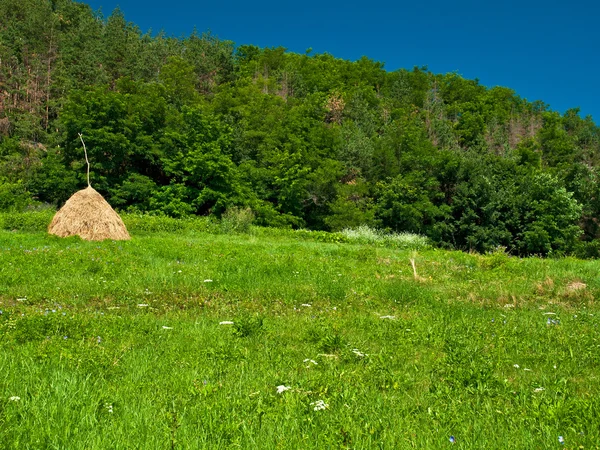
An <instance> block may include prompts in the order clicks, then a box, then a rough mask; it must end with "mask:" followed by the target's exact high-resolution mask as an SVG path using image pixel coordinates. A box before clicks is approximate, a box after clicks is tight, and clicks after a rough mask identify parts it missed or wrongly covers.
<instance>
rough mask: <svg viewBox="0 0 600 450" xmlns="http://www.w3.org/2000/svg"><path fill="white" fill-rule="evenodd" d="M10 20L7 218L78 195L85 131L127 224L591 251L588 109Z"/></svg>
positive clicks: (592, 141) (594, 242)
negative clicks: (164, 221)
mask: <svg viewBox="0 0 600 450" xmlns="http://www.w3.org/2000/svg"><path fill="white" fill-rule="evenodd" d="M0 17H3V18H6V19H5V20H3V21H2V22H0V86H2V89H1V90H0V91H1V92H0V102H1V103H0V139H1V141H0V210H22V209H26V208H36V207H40V205H42V206H43V205H45V204H49V205H52V206H60V205H61V204H62V203H63V202H64V201H65V200H66V199H67V198H68V197H69V196H70V195H71V194H72V193H73V192H74V191H76V190H78V189H79V188H81V187H83V186H84V185H85V180H84V177H85V175H84V170H82V168H83V165H84V163H85V162H84V155H83V149H82V147H81V143H80V141H79V137H78V133H82V134H83V136H84V138H85V140H86V144H87V145H88V148H89V149H90V153H91V159H92V174H91V176H92V180H94V181H93V183H94V186H95V188H96V189H97V190H98V191H99V192H101V193H102V194H103V195H104V196H105V197H106V198H107V200H108V201H109V202H110V203H111V204H112V205H114V206H115V207H117V208H118V209H120V210H122V211H130V212H143V213H152V214H165V215H168V216H172V217H185V216H190V215H212V216H216V217H220V216H221V215H222V214H223V213H224V212H225V211H227V210H232V209H233V208H238V210H245V209H246V208H250V209H251V210H252V212H253V214H254V215H255V223H257V224H259V225H268V226H276V227H293V228H309V229H316V230H333V231H336V230H341V229H343V228H346V227H356V226H358V225H363V224H364V225H369V226H372V227H377V228H381V229H387V230H390V231H406V232H413V233H420V234H423V235H426V236H428V237H429V238H430V239H431V240H432V241H433V242H435V243H436V244H437V245H439V246H441V247H445V248H454V249H464V250H477V251H480V252H485V251H490V250H493V249H495V248H497V247H505V248H506V249H507V251H509V252H510V253H511V254H515V255H528V254H538V255H562V254H569V253H574V254H576V255H578V256H581V257H596V256H598V252H599V249H600V241H599V240H598V238H599V237H600V229H599V226H598V220H597V219H598V216H599V211H600V202H599V197H598V191H599V189H600V181H599V177H598V174H599V172H598V163H599V157H600V133H599V129H598V127H597V126H596V125H595V123H594V122H593V121H592V120H591V118H581V117H580V116H579V113H578V111H577V110H576V109H573V110H569V111H567V112H566V113H565V114H564V115H561V114H559V113H557V112H554V111H552V110H551V109H550V108H549V106H548V105H545V104H544V103H543V102H541V101H539V102H528V101H526V100H524V99H522V98H520V97H519V95H518V94H517V93H515V92H513V91H512V90H511V89H509V88H506V87H493V88H487V87H485V86H482V85H480V84H479V82H478V81H477V80H468V79H464V78H462V77H461V76H459V75H457V74H452V73H451V74H435V73H432V72H430V71H429V70H427V68H423V67H415V68H412V69H402V70H398V71H393V72H389V71H386V70H385V69H384V67H383V65H382V64H380V63H378V62H376V61H372V60H370V59H369V58H366V57H364V58H362V59H360V60H358V61H355V62H351V61H345V60H341V59H337V58H335V57H333V56H332V55H329V54H316V55H310V54H296V53H290V52H286V51H285V49H284V48H258V47H255V46H248V45H244V46H237V47H236V46H235V45H234V43H233V42H230V41H225V40H220V39H218V38H216V37H215V36H211V35H209V34H198V33H195V32H194V33H192V34H190V35H189V36H188V37H184V38H174V37H169V36H165V35H162V34H159V35H157V36H151V35H149V34H143V33H141V32H140V30H139V29H138V28H137V27H136V26H135V25H134V24H132V23H129V22H128V21H127V20H126V18H125V17H124V16H123V14H122V13H121V12H120V11H119V10H116V11H114V12H113V13H112V14H111V15H110V16H109V17H106V18H105V17H102V16H100V15H98V13H96V12H94V11H93V10H92V9H91V8H90V7H89V6H88V5H86V4H84V3H78V2H74V1H72V0H52V1H38V0H0Z"/></svg>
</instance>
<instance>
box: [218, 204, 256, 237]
mask: <svg viewBox="0 0 600 450" xmlns="http://www.w3.org/2000/svg"><path fill="white" fill-rule="evenodd" d="M253 221H254V213H253V212H252V210H251V209H250V208H238V207H237V206H234V207H232V208H227V210H226V211H225V212H224V213H223V216H221V230H222V231H223V232H224V233H247V232H248V231H250V225H252V222H253Z"/></svg>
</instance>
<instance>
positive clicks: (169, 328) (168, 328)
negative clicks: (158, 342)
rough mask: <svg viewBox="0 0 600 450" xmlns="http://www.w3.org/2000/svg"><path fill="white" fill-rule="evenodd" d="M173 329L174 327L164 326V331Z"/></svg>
mask: <svg viewBox="0 0 600 450" xmlns="http://www.w3.org/2000/svg"><path fill="white" fill-rule="evenodd" d="M172 329H173V327H167V326H165V325H163V330H172Z"/></svg>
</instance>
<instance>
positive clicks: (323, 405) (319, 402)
mask: <svg viewBox="0 0 600 450" xmlns="http://www.w3.org/2000/svg"><path fill="white" fill-rule="evenodd" d="M310 406H312V407H313V409H314V410H315V411H323V410H325V409H327V408H329V405H328V404H327V403H325V402H324V401H323V400H317V401H316V402H312V403H311V404H310Z"/></svg>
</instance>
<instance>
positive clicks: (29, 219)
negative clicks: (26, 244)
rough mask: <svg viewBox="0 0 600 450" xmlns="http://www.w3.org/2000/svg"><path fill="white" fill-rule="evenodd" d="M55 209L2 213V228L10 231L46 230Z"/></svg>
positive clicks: (0, 219)
mask: <svg viewBox="0 0 600 450" xmlns="http://www.w3.org/2000/svg"><path fill="white" fill-rule="evenodd" d="M54 213H55V211H54V210H51V209H47V210H42V211H30V212H23V213H2V214H0V228H1V229H3V230H8V231H27V232H45V231H46V230H47V229H48V225H49V224H50V222H51V221H52V217H53V216H54Z"/></svg>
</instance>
